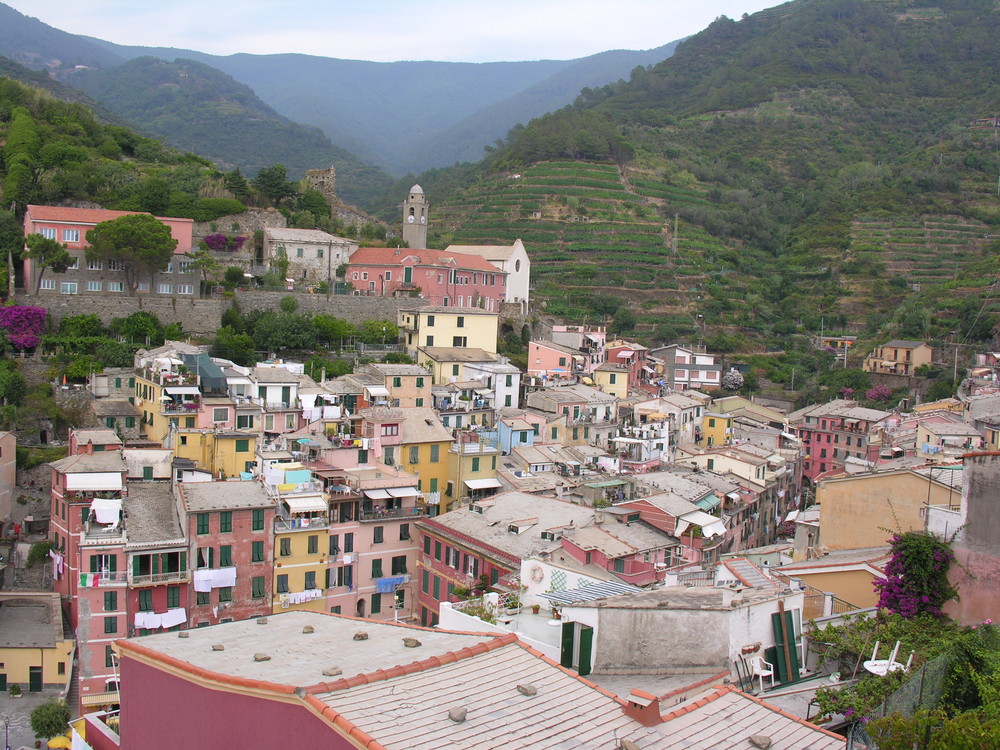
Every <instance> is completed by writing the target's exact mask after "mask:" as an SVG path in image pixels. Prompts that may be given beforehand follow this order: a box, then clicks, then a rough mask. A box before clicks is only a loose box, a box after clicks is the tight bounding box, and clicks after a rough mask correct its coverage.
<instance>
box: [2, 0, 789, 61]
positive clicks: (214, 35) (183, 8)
mask: <svg viewBox="0 0 1000 750" xmlns="http://www.w3.org/2000/svg"><path fill="white" fill-rule="evenodd" d="M3 2H5V3H6V4H7V5H9V6H11V7H12V8H15V9H17V10H18V11H20V12H21V13H24V14H25V15H28V16H34V17H35V18H38V19H39V20H41V21H44V22H45V23H47V24H49V25H50V26H54V27H56V28H58V29H62V30H63V31H68V32H71V33H74V34H84V35H86V36H93V37H97V38H99V39H105V40H107V41H110V42H115V43H116V44H133V45H142V46H147V47H180V48H184V49H192V50H197V51H200V52H207V53H211V54H219V55H227V54H232V53H235V52H252V53H257V54H268V53H277V52H300V53H304V54H310V55H323V56H325V57H339V58H347V59H357V60H377V61H386V62H388V61H394V60H444V61H456V62H490V61H496V60H537V59H546V58H547V59H572V58H576V57H584V56H586V55H590V54H593V53H595V52H601V51H603V50H609V49H649V48H651V47H659V46H660V45H662V44H666V43H667V42H671V41H674V40H675V39H680V38H681V37H685V36H688V35H690V34H693V33H695V32H697V31H700V30H701V29H703V28H705V27H706V26H707V25H708V24H709V23H711V22H712V20H713V19H714V18H716V17H717V16H720V15H726V16H729V17H730V18H735V19H738V18H739V17H740V16H741V15H743V14H744V13H754V12H756V11H758V10H761V9H763V8H767V7H771V6H774V5H778V4H780V2H779V0H709V2H701V3H699V2H695V1H692V0H610V2H609V1H608V0H505V1H504V2H496V3H493V2H486V1H485V0H421V1H420V2H413V1H412V0H411V1H410V2H401V0H240V2H234V1H233V0H208V1H207V2H206V1H205V0H197V1H195V0H159V2H156V1H155V0H3Z"/></svg>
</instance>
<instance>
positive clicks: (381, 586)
mask: <svg viewBox="0 0 1000 750" xmlns="http://www.w3.org/2000/svg"><path fill="white" fill-rule="evenodd" d="M404 583H406V577H405V576H392V577H390V578H379V579H378V580H377V581H375V592H376V593H378V594H391V593H392V592H393V591H395V590H396V589H398V588H399V587H400V586H402V585H403V584H404Z"/></svg>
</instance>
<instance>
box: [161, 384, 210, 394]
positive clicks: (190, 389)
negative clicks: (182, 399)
mask: <svg viewBox="0 0 1000 750" xmlns="http://www.w3.org/2000/svg"><path fill="white" fill-rule="evenodd" d="M163 390H164V391H166V392H167V393H169V394H171V395H174V396H199V395H201V389H200V388H198V386H196V385H168V386H166V387H165V388H164V389H163Z"/></svg>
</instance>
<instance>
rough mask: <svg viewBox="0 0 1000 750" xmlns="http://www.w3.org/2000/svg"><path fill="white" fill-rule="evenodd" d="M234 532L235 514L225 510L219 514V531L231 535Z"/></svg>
mask: <svg viewBox="0 0 1000 750" xmlns="http://www.w3.org/2000/svg"><path fill="white" fill-rule="evenodd" d="M232 530H233V512H232V511H231V510H224V511H222V512H221V513H220V514H219V531H220V532H222V533H229V532H231V531H232Z"/></svg>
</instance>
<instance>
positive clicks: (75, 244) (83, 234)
mask: <svg viewBox="0 0 1000 750" xmlns="http://www.w3.org/2000/svg"><path fill="white" fill-rule="evenodd" d="M137 213H140V212H138V211H106V210H104V209H96V208H70V207H67V206H32V205H29V206H28V208H27V211H26V212H25V214H24V235H25V237H27V236H28V235H29V234H40V235H42V236H43V237H47V238H49V239H52V240H56V241H57V242H60V243H62V244H63V245H65V246H66V250H67V251H68V252H69V254H70V255H72V256H73V258H74V259H75V264H74V265H73V266H72V267H71V268H69V269H68V270H67V271H66V272H65V273H53V272H51V271H50V272H48V273H40V272H39V269H38V267H37V265H36V264H35V263H34V262H33V261H32V260H31V259H30V258H25V260H24V286H25V290H26V292H27V293H28V294H33V295H35V294H37V295H39V296H44V295H48V294H71V295H72V294H112V295H113V294H129V293H131V291H132V290H130V289H129V288H128V283H127V282H126V280H125V271H124V268H123V267H118V266H116V265H115V262H114V261H109V262H104V261H100V260H96V261H95V260H91V261H88V260H87V258H86V255H85V250H86V248H87V247H88V244H87V232H88V231H90V230H91V229H93V228H94V227H95V226H97V225H98V224H100V223H101V222H104V221H112V220H114V219H119V218H121V217H122V216H130V215H132V214H137ZM156 218H157V219H159V220H160V221H161V222H163V224H164V225H166V227H167V228H168V229H169V230H170V234H171V236H172V237H173V238H174V239H175V240H177V247H175V248H174V258H175V259H174V260H173V261H172V262H171V263H170V265H169V266H168V267H167V268H166V269H165V270H164V271H162V272H160V273H156V274H153V275H152V278H140V279H138V280H137V284H138V286H137V288H136V290H135V291H136V292H138V293H140V294H157V295H160V296H164V297H172V296H175V295H179V296H186V295H191V297H192V298H194V297H195V296H196V295H197V293H198V283H199V275H198V273H197V271H196V270H195V268H194V265H193V261H191V260H186V259H184V256H185V255H186V254H187V253H190V252H191V249H192V233H193V229H194V221H193V220H191V219H178V218H171V217H165V216H157V217H156ZM39 276H41V277H42V278H41V279H39Z"/></svg>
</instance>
